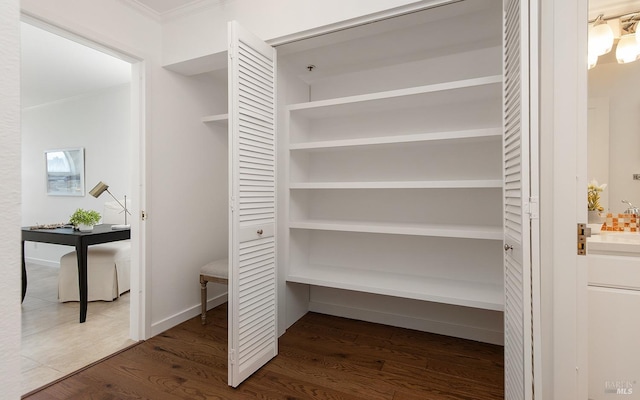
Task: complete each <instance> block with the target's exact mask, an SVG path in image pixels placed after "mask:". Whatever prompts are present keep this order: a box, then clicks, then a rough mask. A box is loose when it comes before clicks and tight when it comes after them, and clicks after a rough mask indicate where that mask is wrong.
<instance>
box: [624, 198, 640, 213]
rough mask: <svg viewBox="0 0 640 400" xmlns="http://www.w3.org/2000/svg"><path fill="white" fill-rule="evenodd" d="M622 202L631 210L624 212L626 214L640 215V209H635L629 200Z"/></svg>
mask: <svg viewBox="0 0 640 400" xmlns="http://www.w3.org/2000/svg"><path fill="white" fill-rule="evenodd" d="M622 202H623V203H625V204H627V205H628V206H629V208H627V209H626V210H625V211H624V213H625V214H636V215H638V214H640V209H638V207H634V206H633V204H631V203H630V202H629V201H627V200H622Z"/></svg>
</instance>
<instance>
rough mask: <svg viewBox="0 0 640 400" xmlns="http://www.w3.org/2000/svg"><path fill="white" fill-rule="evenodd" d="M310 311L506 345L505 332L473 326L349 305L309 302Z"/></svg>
mask: <svg viewBox="0 0 640 400" xmlns="http://www.w3.org/2000/svg"><path fill="white" fill-rule="evenodd" d="M309 311H313V312H317V313H321V314H329V315H335V316H338V317H344V318H351V319H357V320H361V321H367V322H374V323H378V324H384V325H392V326H397V327H401V328H407V329H415V330H419V331H423V332H431V333H436V334H440V335H446V336H453V337H459V338H462V339H469V340H475V341H478V342H484V343H491V344H497V345H503V344H504V332H502V331H495V330H489V329H486V328H481V327H477V326H471V325H459V324H452V323H447V322H442V321H435V320H429V319H425V318H416V317H413V316H408V315H400V314H390V313H385V312H380V311H375V310H367V309H363V308H356V307H351V306H347V305H339V304H328V303H321V302H314V301H311V302H309Z"/></svg>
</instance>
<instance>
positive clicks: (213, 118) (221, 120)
mask: <svg viewBox="0 0 640 400" xmlns="http://www.w3.org/2000/svg"><path fill="white" fill-rule="evenodd" d="M228 121H229V114H215V115H207V116H204V117H202V122H204V123H207V122H213V123H218V124H226V123H227V122H228Z"/></svg>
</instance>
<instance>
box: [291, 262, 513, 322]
mask: <svg viewBox="0 0 640 400" xmlns="http://www.w3.org/2000/svg"><path fill="white" fill-rule="evenodd" d="M472 268H473V267H472V266H470V267H469V269H472ZM389 270H390V271H391V272H380V271H372V270H363V269H357V268H342V267H333V266H326V265H304V266H302V265H292V266H291V269H290V271H289V273H288V275H287V281H289V282H296V283H305V284H310V285H316V286H325V287H332V288H337V289H345V290H355V291H360V292H367V293H375V294H382V295H387V296H396V297H402V298H410V299H416V300H425V301H433V302H437V303H446V304H453V305H458V306H465V307H473V308H481V309H486V310H496V311H503V309H504V302H503V287H502V284H495V283H482V282H477V281H474V282H471V281H464V280H457V279H446V278H433V277H422V276H414V275H402V274H398V273H397V272H395V271H394V268H389Z"/></svg>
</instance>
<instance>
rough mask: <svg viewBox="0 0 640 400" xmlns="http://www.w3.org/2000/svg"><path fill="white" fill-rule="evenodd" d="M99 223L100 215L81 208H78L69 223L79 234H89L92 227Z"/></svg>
mask: <svg viewBox="0 0 640 400" xmlns="http://www.w3.org/2000/svg"><path fill="white" fill-rule="evenodd" d="M98 221H100V213H99V212H97V211H94V210H83V209H82V208H78V209H77V210H76V211H75V212H74V213H73V215H72V216H71V219H70V220H69V222H70V223H71V224H72V225H73V226H74V228H75V229H77V230H79V231H80V232H91V231H92V230H93V226H94V225H95V224H97V223H98Z"/></svg>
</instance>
